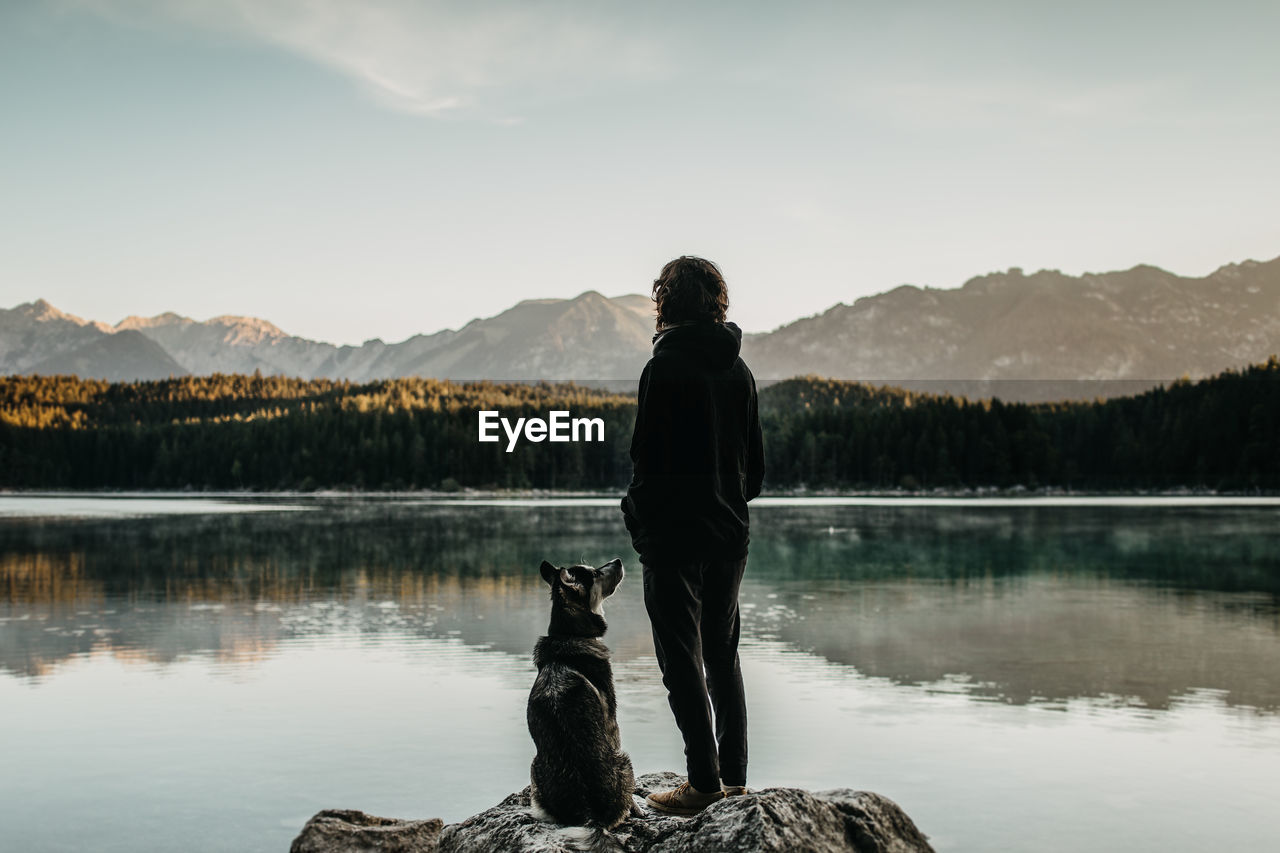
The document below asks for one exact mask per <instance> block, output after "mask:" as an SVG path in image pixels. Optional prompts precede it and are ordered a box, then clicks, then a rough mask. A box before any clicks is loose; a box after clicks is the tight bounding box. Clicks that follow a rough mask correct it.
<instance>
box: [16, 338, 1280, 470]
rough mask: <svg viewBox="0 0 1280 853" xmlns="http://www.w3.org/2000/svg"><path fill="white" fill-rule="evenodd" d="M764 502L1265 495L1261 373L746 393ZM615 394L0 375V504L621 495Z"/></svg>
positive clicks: (805, 385) (626, 437)
mask: <svg viewBox="0 0 1280 853" xmlns="http://www.w3.org/2000/svg"><path fill="white" fill-rule="evenodd" d="M480 410H500V411H501V412H502V414H503V416H504V417H508V418H511V419H513V420H514V419H515V418H517V417H546V415H547V414H548V413H549V412H551V411H555V410H564V411H569V412H571V413H572V415H573V417H575V418H577V417H586V418H597V417H598V418H601V419H603V421H604V423H605V440H604V441H603V442H566V443H556V444H552V443H546V442H544V443H531V442H528V441H522V442H520V443H519V444H518V445H517V446H516V447H515V449H514V450H513V451H512V452H510V453H508V452H506V442H505V441H503V442H497V443H480V442H479V441H478V436H477V421H478V412H479V411H480ZM760 412H761V424H762V428H763V430H764V442H765V454H766V469H767V474H766V478H765V489H766V491H774V492H781V493H789V492H793V491H799V490H850V491H852V490H885V489H894V490H897V489H901V490H907V491H920V490H932V489H936V488H945V489H968V488H987V487H993V488H1004V489H1007V488H1014V487H1018V486H1022V487H1026V488H1030V489H1035V488H1050V487H1051V488H1061V489H1068V490H1078V491H1125V490H1149V489H1177V488H1207V489H1215V490H1224V491H1258V490H1277V489H1280V440H1277V436H1278V435H1280V360H1278V359H1277V358H1276V357H1275V356H1273V357H1272V358H1271V359H1270V360H1269V361H1267V362H1266V363H1265V364H1259V365H1254V366H1251V367H1247V368H1244V369H1242V370H1231V371H1227V372H1224V373H1222V374H1219V375H1218V376H1215V377H1211V378H1208V379H1203V380H1200V381H1196V382H1192V381H1189V380H1180V381H1177V382H1174V383H1172V384H1170V385H1168V386H1166V387H1160V388H1156V389H1153V390H1150V391H1147V392H1145V393H1142V394H1138V395H1134V396H1130V397H1121V398H1112V399H1108V400H1095V401H1092V402H1063V403H1036V404H1028V403H1009V402H1002V401H1000V400H999V399H990V400H968V399H965V398H963V397H953V396H949V395H936V394H926V393H919V392H912V391H906V390H902V389H898V388H892V387H878V386H870V385H864V384H860V383H856V382H845V381H837V380H829V379H822V378H818V377H812V376H810V377H801V378H796V379H789V380H786V381H783V382H778V383H775V384H772V385H769V386H767V387H763V388H762V389H761V391H760ZM634 418H635V398H634V396H632V395H628V394H619V393H616V392H612V391H608V390H603V389H598V388H591V387H585V386H580V385H574V384H545V383H542V384H522V383H500V384H499V383H490V382H467V383H458V382H448V381H443V380H435V379H419V378H412V379H388V380H382V381H376V382H366V383H351V382H346V381H333V380H324V379H316V380H302V379H290V378H286V377H280V376H262V375H253V376H243V375H222V374H214V375H212V376H195V377H192V376H187V377H182V378H176V379H168V380H161V381H152V382H128V383H110V382H105V381H98V380H92V379H78V378H76V377H72V376H7V377H0V488H12V489H164V490H183V489H193V490H197V491H198V490H205V489H215V490H227V489H248V490H285V489H288V490H294V489H296V490H302V491H310V490H315V489H339V490H342V489H355V490H410V489H432V490H440V491H446V492H451V491H458V490H461V489H464V488H479V489H558V490H592V491H609V490H618V489H621V488H623V487H625V485H626V483H627V482H628V480H629V479H630V474H631V465H630V460H629V458H628V455H627V451H628V446H629V443H630V438H631V429H632V425H633V423H634Z"/></svg>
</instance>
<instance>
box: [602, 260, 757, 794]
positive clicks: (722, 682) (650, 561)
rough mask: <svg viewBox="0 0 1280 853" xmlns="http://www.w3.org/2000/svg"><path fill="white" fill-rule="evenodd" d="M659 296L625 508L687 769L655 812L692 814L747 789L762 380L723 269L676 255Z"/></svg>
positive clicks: (657, 284) (642, 377)
mask: <svg viewBox="0 0 1280 853" xmlns="http://www.w3.org/2000/svg"><path fill="white" fill-rule="evenodd" d="M653 300H654V301H655V302H656V303H657V318H658V323H657V325H658V333H657V334H656V335H655V336H654V338H653V358H651V359H650V360H649V363H648V364H647V365H645V368H644V372H643V373H642V374H641V375H640V390H639V395H638V399H637V403H638V409H637V412H636V427H635V433H634V434H633V435H632V438H631V461H632V464H633V465H634V475H633V477H632V480H631V485H630V486H629V487H628V489H627V495H626V497H625V498H623V500H622V512H623V515H624V516H625V518H626V523H627V529H628V530H629V531H630V532H631V541H632V544H633V545H634V546H635V549H636V551H637V552H638V553H639V554H640V562H641V564H642V565H643V567H644V603H645V609H646V610H648V612H649V620H650V622H651V624H652V627H653V645H654V650H655V651H656V653H657V658H658V666H659V668H660V669H661V670H662V683H663V684H664V685H666V688H667V699H668V701H669V702H670V704H671V711H672V713H673V714H674V715H675V718H676V725H677V726H679V728H680V733H681V734H682V735H683V737H684V744H685V760H686V764H687V767H688V773H689V780H688V782H686V783H684V784H682V785H680V786H679V787H677V788H676V789H674V790H672V791H663V792H656V793H653V794H650V795H649V803H650V804H651V805H652V806H653V807H654V808H656V809H659V810H661V811H665V812H669V813H673V814H694V813H696V812H698V811H701V810H702V809H703V808H705V807H706V806H708V805H710V804H711V803H713V802H715V801H716V800H718V799H720V798H721V797H723V796H735V795H739V794H743V793H746V784H747V708H746V698H745V696H744V694H743V688H742V671H741V669H740V668H739V665H738V632H739V619H738V587H739V585H740V584H741V582H742V572H743V569H745V568H746V563H747V539H748V537H747V529H748V517H747V501H749V500H751V499H752V498H754V497H755V496H756V495H758V494H760V483H761V480H762V478H763V476H764V451H763V446H762V442H761V438H760V419H759V414H758V412H757V404H756V384H755V378H754V377H753V376H752V375H751V371H750V370H749V369H747V366H746V364H744V363H743V361H742V359H741V358H739V357H738V351H739V349H740V348H741V346H742V330H741V329H739V328H738V327H737V326H736V325H734V324H733V323H726V322H725V310H726V309H727V308H728V306H729V293H728V288H727V287H726V286H725V283H724V277H723V276H722V275H721V274H720V270H719V268H717V267H716V265H715V264H713V263H711V262H710V261H707V260H704V259H702V258H695V257H689V256H685V257H680V258H677V259H676V260H674V261H671V262H670V263H669V264H667V265H666V266H665V267H663V268H662V274H661V275H660V276H658V279H657V281H655V282H654V283H653ZM713 710H714V713H715V723H714V728H713V726H712V712H713Z"/></svg>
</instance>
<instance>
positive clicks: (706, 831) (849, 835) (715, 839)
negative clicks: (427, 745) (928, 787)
mask: <svg viewBox="0 0 1280 853" xmlns="http://www.w3.org/2000/svg"><path fill="white" fill-rule="evenodd" d="M682 781H684V777H682V776H677V775H676V774H674V773H648V774H645V775H644V776H641V777H640V778H639V779H637V780H636V796H637V802H643V800H644V796H645V795H646V794H648V793H649V792H650V791H653V790H662V789H665V788H671V787H674V786H676V785H678V784H679V783H680V782H682ZM344 824H345V826H344ZM610 835H611V836H612V838H613V840H614V841H616V842H617V845H618V849H620V850H624V851H627V853H726V851H744V853H745V851H751V853H800V851H808V852H809V853H828V851H830V853H836V851H842V853H843V851H856V853H931V851H932V850H933V848H932V847H930V846H929V842H928V840H927V839H926V838H925V836H924V835H923V834H922V833H921V832H920V830H918V829H917V828H916V825H915V824H914V823H912V821H911V818H909V817H907V815H906V813H905V812H903V811H902V809H900V808H899V807H898V806H897V804H895V803H894V802H893V801H892V800H890V799H888V798H887V797H882V796H880V795H879V794H872V793H869V792H866V791H853V790H849V789H847V788H838V789H835V790H831V791H821V792H817V793H811V792H809V791H802V790H800V789H798V788H764V789H762V790H759V791H752V792H751V793H750V794H747V795H746V796H743V797H730V798H729V799H726V800H721V801H720V802H718V803H715V804H713V805H711V806H709V807H708V808H707V809H705V810H704V811H703V812H702V813H701V814H698V815H695V816H693V817H676V816H674V815H663V814H659V813H657V812H654V811H651V810H648V809H646V810H645V815H644V816H643V817H633V818H631V819H630V820H628V821H627V822H626V823H624V824H622V825H621V826H619V827H618V828H617V829H615V830H613V831H612V832H611V833H610ZM573 849H574V848H573V847H572V846H570V844H569V838H568V835H567V834H566V833H565V832H564V830H563V828H562V827H559V826H556V825H554V824H547V823H542V822H540V821H538V820H536V819H535V818H534V817H533V816H532V815H530V814H529V789H528V788H525V789H524V790H523V791H521V792H519V793H517V794H511V795H510V796H508V797H507V798H506V799H504V800H503V801H502V802H500V803H498V804H497V805H496V806H494V807H493V808H491V809H488V810H486V811H483V812H481V813H480V814H478V815H476V816H474V817H472V818H469V819H467V820H464V821H462V822H461V823H452V824H449V825H448V826H446V827H444V829H443V830H441V829H440V821H438V820H435V821H394V820H390V819H387V818H376V817H371V816H369V815H366V814H364V813H363V812H356V811H325V812H321V813H320V814H318V815H316V816H315V817H314V818H312V819H311V820H310V821H309V822H308V823H307V825H306V827H305V828H304V829H303V831H302V834H301V835H299V836H298V838H297V839H296V840H295V841H294V842H293V847H292V848H291V853H364V851H413V853H491V851H498V850H500V851H509V852H510V853H522V851H523V853H535V851H536V853H569V851H572V850H573Z"/></svg>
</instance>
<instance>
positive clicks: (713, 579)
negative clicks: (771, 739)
mask: <svg viewBox="0 0 1280 853" xmlns="http://www.w3.org/2000/svg"><path fill="white" fill-rule="evenodd" d="M746 566H747V560H746V558H745V557H744V558H742V559H740V560H728V561H723V560H719V561H717V560H707V561H699V562H688V563H658V564H656V565H652V566H650V565H645V566H644V606H645V609H646V610H648V611H649V622H650V624H651V625H652V626H653V646H654V651H656V652H657V655H658V667H659V668H660V669H661V670H662V683H663V684H664V685H666V688H667V701H668V702H670V703H671V711H672V713H673V714H675V717H676V725H677V726H679V727H680V733H681V734H682V735H683V736H684V753H685V759H686V762H687V764H688V771H689V783H690V784H691V785H693V787H694V788H696V789H698V790H699V791H704V792H710V791H718V790H720V783H721V782H722V781H723V782H724V784H726V785H745V784H746V783H747V701H746V696H745V694H744V693H743V689H742V669H741V667H740V666H739V665H738V634H739V628H740V621H739V617H738V587H739V586H740V585H741V583H742V572H743V570H744V569H745V568H746ZM704 672H705V675H704ZM708 697H709V698H710V701H708ZM713 710H714V712H715V727H714V730H713V728H712V717H711V715H712V711H713Z"/></svg>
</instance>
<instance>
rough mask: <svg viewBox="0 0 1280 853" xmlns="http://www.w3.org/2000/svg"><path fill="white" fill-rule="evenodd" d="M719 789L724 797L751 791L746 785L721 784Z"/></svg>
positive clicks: (741, 794) (737, 795) (736, 795)
mask: <svg viewBox="0 0 1280 853" xmlns="http://www.w3.org/2000/svg"><path fill="white" fill-rule="evenodd" d="M720 791H721V792H722V793H723V794H724V795H725V796H726V797H741V796H743V795H744V794H750V793H751V791H750V790H749V789H748V788H747V786H746V785H721V786H720Z"/></svg>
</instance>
